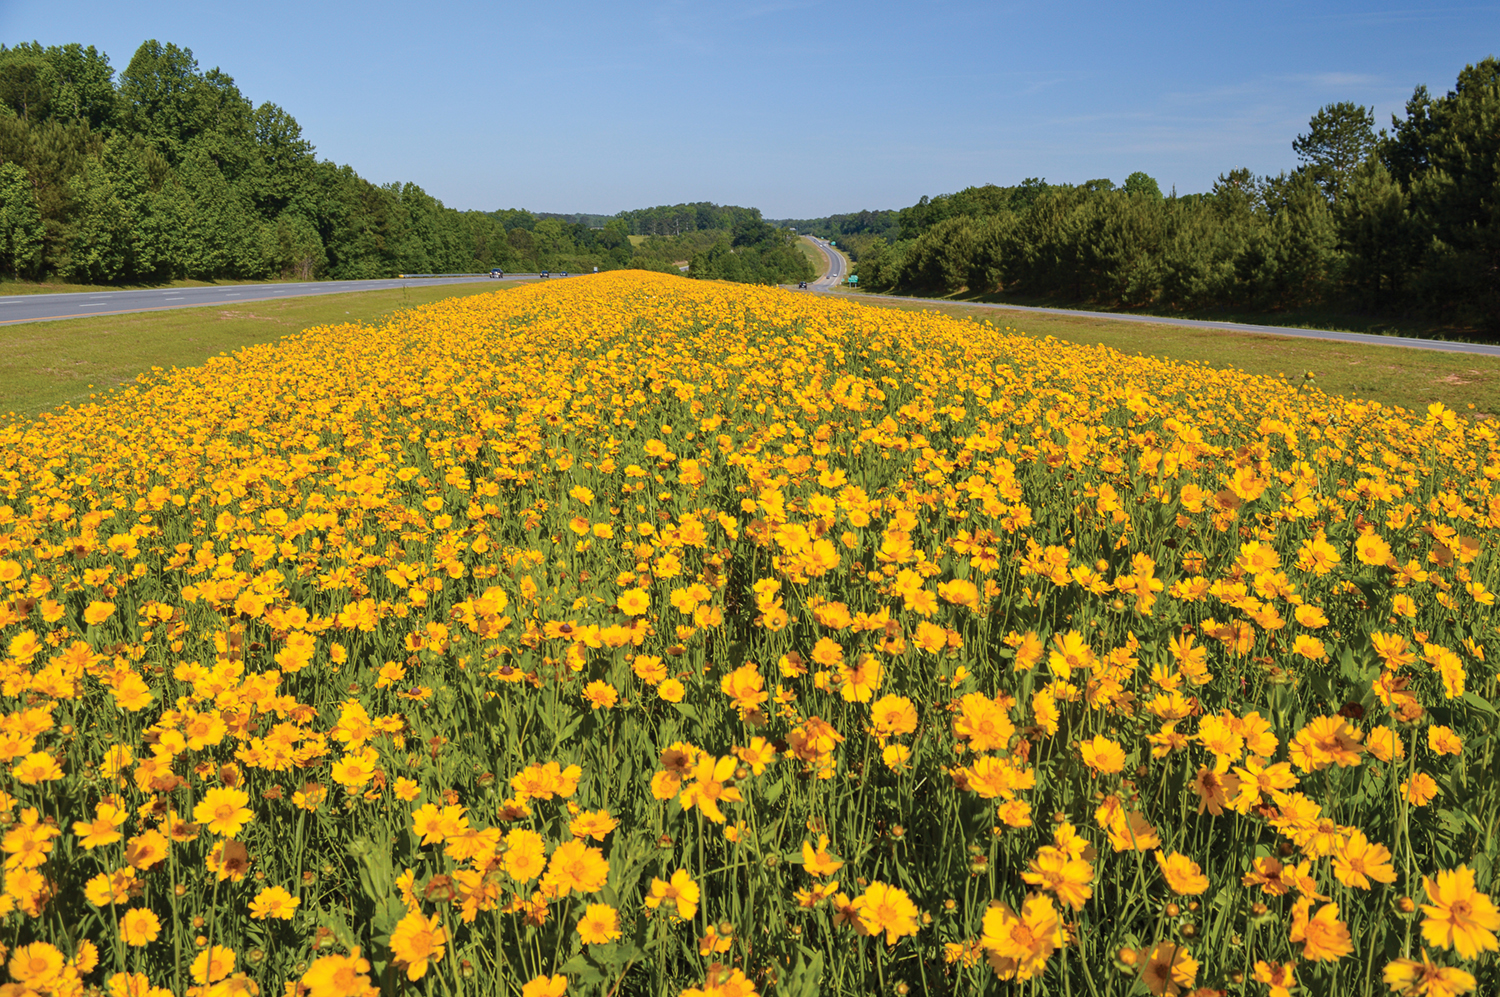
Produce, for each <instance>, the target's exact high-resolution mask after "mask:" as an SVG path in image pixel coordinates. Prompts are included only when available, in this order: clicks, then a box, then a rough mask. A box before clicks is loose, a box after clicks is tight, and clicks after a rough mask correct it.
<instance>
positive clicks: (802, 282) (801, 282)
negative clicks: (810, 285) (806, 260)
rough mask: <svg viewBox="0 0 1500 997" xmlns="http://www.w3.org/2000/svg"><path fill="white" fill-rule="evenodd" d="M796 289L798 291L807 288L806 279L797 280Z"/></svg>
mask: <svg viewBox="0 0 1500 997" xmlns="http://www.w3.org/2000/svg"><path fill="white" fill-rule="evenodd" d="M797 290H799V291H805V290H807V281H805V280H799V281H798V282H797Z"/></svg>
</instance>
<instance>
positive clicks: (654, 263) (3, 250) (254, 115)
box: [0, 40, 801, 293]
mask: <svg viewBox="0 0 1500 997" xmlns="http://www.w3.org/2000/svg"><path fill="white" fill-rule="evenodd" d="M763 228H765V223H764V222H763V220H762V219H761V217H760V212H759V210H758V209H755V208H740V207H733V206H720V205H715V204H709V203H706V202H705V203H699V204H686V205H675V206H661V207H657V208H646V209H641V210H639V211H632V212H622V213H621V214H620V215H617V216H613V217H608V216H603V215H589V214H548V213H533V212H530V211H525V210H520V209H506V210H498V211H458V210H455V209H452V208H448V207H445V206H444V205H443V203H442V202H441V201H439V200H437V199H436V198H434V197H432V196H431V195H430V194H428V193H427V192H426V191H424V190H423V189H422V188H421V187H419V186H417V185H416V184H413V183H404V184H403V183H390V184H385V185H381V186H377V185H375V184H372V183H370V182H369V181H367V180H364V179H363V178H361V177H360V176H359V175H358V174H357V173H355V171H354V170H353V168H352V167H349V166H340V165H338V164H335V163H333V162H330V161H328V160H319V159H318V157H317V155H316V153H315V150H314V147H313V145H312V143H311V142H310V141H308V140H307V139H306V138H304V137H303V134H302V128H301V126H300V125H299V124H298V123H297V121H296V119H295V118H294V117H293V116H292V115H291V114H290V113H288V112H287V111H286V110H285V109H283V108H281V107H278V106H276V105H274V104H269V103H263V104H260V105H258V106H256V105H254V104H252V102H251V101H250V99H249V98H248V97H247V96H246V95H245V94H243V93H241V91H240V89H239V87H238V86H237V85H236V84H235V81H234V78H233V77H231V76H230V75H228V74H227V73H226V72H224V71H222V70H220V69H218V68H214V69H211V70H208V71H206V72H205V71H203V70H201V69H200V68H199V66H198V63H197V61H196V60H195V59H194V57H193V53H192V51H191V49H187V48H182V47H179V46H177V45H173V44H170V43H168V44H163V43H161V42H158V41H155V40H151V41H147V42H145V43H143V44H142V45H141V47H140V48H139V49H138V50H137V51H136V52H135V54H134V55H133V56H132V57H131V59H130V61H129V63H128V65H126V67H125V68H124V69H123V70H122V71H121V72H120V73H119V74H118V77H117V76H116V74H115V70H114V68H113V67H112V66H111V65H110V61H109V57H108V56H107V55H106V54H105V53H102V52H100V51H98V50H97V49H95V48H94V47H93V46H89V47H84V46H82V45H78V44H70V45H62V46H51V47H43V46H41V45H38V44H35V43H30V44H22V45H17V46H15V47H14V48H6V47H4V46H0V280H6V279H8V280H16V281H26V282H30V283H31V284H33V285H35V284H41V285H42V286H43V287H45V286H47V285H50V284H52V283H61V284H75V285H86V286H89V287H96V286H139V285H149V286H160V285H162V284H166V283H170V282H173V281H177V280H183V279H188V280H202V281H213V280H234V281H244V280H267V279H277V278H283V279H294V280H316V279H322V278H332V279H339V280H358V279H366V278H374V277H388V276H392V275H394V274H396V273H453V272H462V273H471V272H480V271H484V270H488V269H490V268H492V267H500V268H502V269H504V270H507V271H511V272H517V271H538V270H554V271H556V270H566V271H571V272H585V271H589V270H592V269H594V268H595V267H597V268H598V269H600V270H615V269H622V268H634V269H644V270H662V271H670V272H673V273H675V272H677V268H676V266H675V261H676V260H678V259H691V256H692V254H689V255H684V256H675V255H672V254H673V253H675V252H677V251H679V250H680V247H677V246H672V245H671V244H670V243H660V244H653V240H660V239H664V238H666V237H668V236H672V237H679V236H684V235H691V236H692V237H693V238H694V239H695V240H696V241H697V242H699V243H701V245H698V246H696V248H695V250H694V252H695V253H699V254H702V255H703V256H704V260H703V262H702V264H701V265H700V266H698V267H697V268H696V269H697V270H698V271H699V273H701V275H703V276H709V277H713V278H715V279H722V280H740V281H747V282H752V283H756V282H761V283H777V282H782V281H786V280H790V279H796V278H797V274H798V273H799V272H800V267H801V263H800V258H799V257H800V254H797V253H796V252H795V250H787V249H786V246H787V244H788V243H789V242H790V241H791V239H792V236H791V234H790V233H782V232H779V231H776V230H774V229H772V230H771V231H770V232H765V231H762V229H763ZM747 232H749V233H750V234H749V235H748V236H747ZM633 235H636V236H650V237H652V238H651V239H643V240H641V241H642V243H643V245H642V246H640V247H637V246H635V245H633V242H634V241H635V240H633V239H632V238H631V236H633ZM695 275H697V274H695ZM12 286H14V288H15V290H14V291H13V292H12V293H19V292H21V291H22V290H23V289H24V287H23V286H22V285H12ZM8 290H10V287H8V286H6V285H4V284H0V293H6V292H7V291H8Z"/></svg>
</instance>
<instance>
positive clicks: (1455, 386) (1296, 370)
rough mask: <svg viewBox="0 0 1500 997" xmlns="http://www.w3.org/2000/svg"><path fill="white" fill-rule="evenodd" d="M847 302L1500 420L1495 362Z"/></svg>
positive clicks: (945, 306)
mask: <svg viewBox="0 0 1500 997" xmlns="http://www.w3.org/2000/svg"><path fill="white" fill-rule="evenodd" d="M854 297H855V300H858V301H859V302H860V303H862V304H867V305H875V306H878V307H881V308H903V309H913V310H920V311H937V312H942V313H943V314H945V315H950V316H953V317H955V318H966V319H970V320H972V321H976V322H986V321H987V322H991V323H993V324H995V325H997V326H1000V327H1002V328H1005V329H1009V330H1011V331H1013V332H1018V333H1021V334H1023V335H1027V336H1034V337H1036V338H1039V339H1040V338H1043V337H1046V336H1053V337H1055V338H1057V339H1061V340H1065V341H1067V342H1072V343H1084V344H1089V345H1093V344H1102V345H1104V346H1108V347H1110V348H1112V349H1116V350H1119V351H1121V352H1122V353H1128V354H1130V355H1132V356H1134V355H1136V354H1141V355H1144V356H1148V357H1163V358H1169V359H1172V360H1178V361H1184V362H1196V363H1203V364H1207V365H1208V366H1210V367H1213V368H1215V369H1218V370H1226V369H1229V368H1237V369H1239V370H1243V371H1245V372H1247V373H1250V374H1263V375H1266V376H1268V377H1286V378H1287V379H1288V380H1291V381H1298V380H1300V379H1301V378H1302V376H1303V374H1304V373H1306V372H1308V371H1311V372H1312V373H1313V374H1314V381H1313V383H1314V384H1316V385H1317V386H1318V387H1319V388H1322V389H1323V390H1324V391H1326V392H1328V393H1329V394H1331V395H1342V396H1344V397H1346V398H1351V399H1353V398H1361V399H1370V400H1373V401H1378V402H1382V403H1385V404H1389V405H1401V406H1404V407H1406V408H1410V409H1417V410H1420V409H1424V408H1426V407H1427V406H1428V405H1430V404H1432V403H1433V402H1442V403H1443V404H1444V405H1446V406H1448V407H1449V408H1451V409H1454V410H1456V411H1459V412H1464V411H1472V412H1473V413H1474V414H1475V415H1476V416H1481V417H1488V418H1496V417H1500V357H1486V356H1475V355H1471V354H1466V353H1444V352H1439V351H1437V350H1419V349H1412V348H1409V347H1402V346H1364V345H1359V344H1354V343H1341V342H1337V341H1334V340H1321V339H1301V338H1296V337H1292V336H1273V335H1258V334H1253V333H1238V332H1224V331H1222V330H1218V329H1188V328H1183V327H1181V326H1171V325H1150V324H1146V323H1141V322H1121V321H1115V320H1112V319H1097V318H1083V317H1079V318H1074V317H1072V316H1063V315H1042V314H1036V313H1025V312H1015V311H1006V310H1004V309H997V308H991V307H984V306H982V305H968V304H957V303H952V302H935V301H918V300H914V301H892V300H890V299H885V298H875V297H869V296H865V295H858V294H856V295H854Z"/></svg>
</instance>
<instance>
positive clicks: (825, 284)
mask: <svg viewBox="0 0 1500 997" xmlns="http://www.w3.org/2000/svg"><path fill="white" fill-rule="evenodd" d="M803 238H805V239H806V240H807V241H808V242H810V243H812V244H813V245H814V246H817V247H818V249H819V250H820V251H821V252H822V253H823V258H824V259H826V260H827V261H828V272H827V273H825V274H824V275H823V276H821V277H819V278H818V279H817V280H814V281H810V282H808V285H807V287H808V289H809V290H812V291H825V292H826V291H831V290H833V289H834V288H835V287H837V286H839V285H840V284H842V283H843V282H844V278H845V277H847V276H849V269H848V267H849V264H848V260H846V259H845V258H844V254H843V253H841V252H839V251H838V250H837V249H835V248H833V247H831V246H829V245H828V240H827V239H819V238H818V237H817V236H813V235H809V236H804V237H803Z"/></svg>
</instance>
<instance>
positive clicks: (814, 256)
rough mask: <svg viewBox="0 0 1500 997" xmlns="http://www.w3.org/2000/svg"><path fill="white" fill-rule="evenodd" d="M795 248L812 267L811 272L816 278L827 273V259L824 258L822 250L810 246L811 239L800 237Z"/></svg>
mask: <svg viewBox="0 0 1500 997" xmlns="http://www.w3.org/2000/svg"><path fill="white" fill-rule="evenodd" d="M797 248H798V249H800V250H802V255H803V256H806V257H807V260H808V262H809V263H811V264H812V265H813V270H814V272H816V274H817V276H819V277H821V276H823V275H824V274H825V273H827V272H828V257H826V256H824V255H823V253H822V250H820V249H818V247H817V246H814V245H813V244H812V240H811V239H809V238H808V237H807V236H805V235H804V236H802V237H801V238H799V239H798V240H797Z"/></svg>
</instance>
